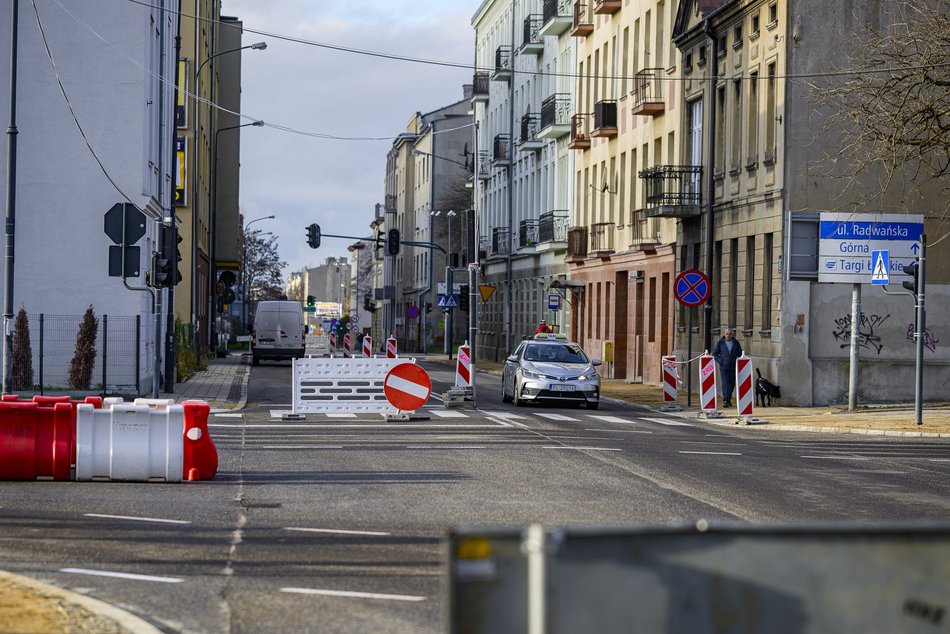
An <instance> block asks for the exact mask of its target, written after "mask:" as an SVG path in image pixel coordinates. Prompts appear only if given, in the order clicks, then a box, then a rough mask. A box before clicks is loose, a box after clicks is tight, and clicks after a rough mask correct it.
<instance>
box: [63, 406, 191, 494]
mask: <svg viewBox="0 0 950 634" xmlns="http://www.w3.org/2000/svg"><path fill="white" fill-rule="evenodd" d="M184 416H185V413H184V409H183V407H182V406H181V405H171V406H168V407H165V408H161V409H159V408H157V407H149V406H148V405H135V404H133V403H116V404H114V405H113V406H112V407H111V408H110V409H98V410H97V409H94V408H93V407H92V406H91V405H78V406H77V408H76V479H77V480H124V481H134V482H147V481H163V482H181V479H182V454H183V433H184V428H185V423H184Z"/></svg>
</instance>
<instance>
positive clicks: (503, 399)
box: [501, 376, 511, 403]
mask: <svg viewBox="0 0 950 634" xmlns="http://www.w3.org/2000/svg"><path fill="white" fill-rule="evenodd" d="M501 402H502V403H510V402H511V397H510V396H508V392H506V391H505V377H504V376H502V377H501Z"/></svg>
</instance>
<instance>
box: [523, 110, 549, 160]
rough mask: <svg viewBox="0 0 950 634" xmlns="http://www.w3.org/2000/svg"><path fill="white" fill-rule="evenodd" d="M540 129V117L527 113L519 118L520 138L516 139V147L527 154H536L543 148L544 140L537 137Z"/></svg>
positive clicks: (533, 113) (534, 113)
mask: <svg viewBox="0 0 950 634" xmlns="http://www.w3.org/2000/svg"><path fill="white" fill-rule="evenodd" d="M540 128H541V115H540V114H538V113H537V112H529V113H528V114H526V115H524V116H523V117H521V136H520V137H519V138H518V147H520V148H521V149H522V150H524V151H526V152H528V151H530V152H537V151H539V150H541V148H543V147H544V139H541V138H540V137H539V136H538V131H539V130H540Z"/></svg>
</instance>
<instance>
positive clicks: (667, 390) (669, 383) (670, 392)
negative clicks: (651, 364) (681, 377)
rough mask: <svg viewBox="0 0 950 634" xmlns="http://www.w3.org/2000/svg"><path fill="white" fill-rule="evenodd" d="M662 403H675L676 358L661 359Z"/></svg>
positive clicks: (666, 357)
mask: <svg viewBox="0 0 950 634" xmlns="http://www.w3.org/2000/svg"><path fill="white" fill-rule="evenodd" d="M662 367H663V401H664V402H666V403H675V402H676V381H677V379H678V376H677V374H676V357H675V356H672V355H671V356H665V357H663V363H662Z"/></svg>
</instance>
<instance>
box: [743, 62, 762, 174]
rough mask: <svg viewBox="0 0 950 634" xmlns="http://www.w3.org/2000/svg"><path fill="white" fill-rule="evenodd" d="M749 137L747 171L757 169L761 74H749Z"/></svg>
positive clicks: (746, 157) (746, 158) (747, 139)
mask: <svg viewBox="0 0 950 634" xmlns="http://www.w3.org/2000/svg"><path fill="white" fill-rule="evenodd" d="M748 125H749V130H748V135H747V137H746V153H745V160H746V164H745V166H746V169H753V168H754V167H755V162H756V159H757V158H758V157H757V156H756V148H757V146H758V143H759V74H758V73H749V115H748Z"/></svg>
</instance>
